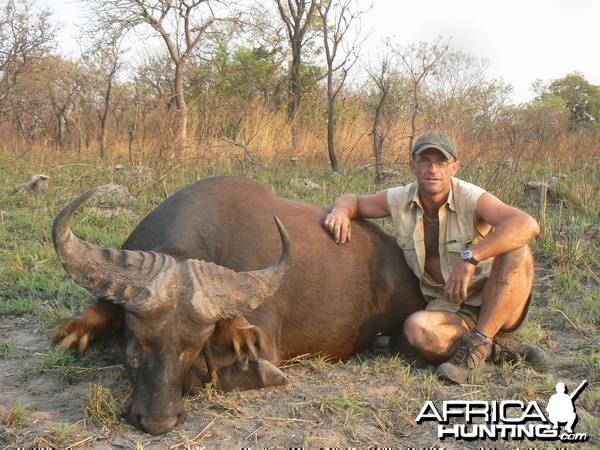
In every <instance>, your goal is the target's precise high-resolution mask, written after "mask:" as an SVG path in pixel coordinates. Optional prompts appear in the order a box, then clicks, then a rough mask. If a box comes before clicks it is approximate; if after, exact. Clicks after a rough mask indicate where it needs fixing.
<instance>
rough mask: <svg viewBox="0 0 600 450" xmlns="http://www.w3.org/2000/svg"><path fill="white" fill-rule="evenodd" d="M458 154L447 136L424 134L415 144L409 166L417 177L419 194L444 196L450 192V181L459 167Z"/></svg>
mask: <svg viewBox="0 0 600 450" xmlns="http://www.w3.org/2000/svg"><path fill="white" fill-rule="evenodd" d="M457 158H458V153H457V152H456V148H454V144H453V143H452V140H451V139H450V137H448V135H446V134H444V133H441V132H439V131H430V132H428V133H425V134H424V135H423V136H421V137H420V138H419V139H417V142H416V143H415V145H414V147H413V149H412V152H411V159H410V161H409V166H410V169H411V171H412V173H413V174H415V175H416V177H417V182H418V184H419V193H420V194H421V195H427V196H434V197H439V196H444V195H447V194H448V191H449V190H450V179H451V178H452V177H453V176H454V175H455V174H456V172H457V171H458V169H459V167H460V162H459V161H458V159H457Z"/></svg>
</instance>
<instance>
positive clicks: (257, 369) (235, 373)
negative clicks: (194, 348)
mask: <svg viewBox="0 0 600 450" xmlns="http://www.w3.org/2000/svg"><path fill="white" fill-rule="evenodd" d="M213 382H214V384H215V387H216V388H217V389H219V390H221V391H233V390H238V391H247V390H250V389H260V388H264V387H268V386H281V385H283V384H285V383H287V379H286V378H285V375H284V374H283V372H281V370H279V369H278V368H277V366H275V365H273V364H272V363H270V362H269V361H267V360H266V359H254V358H252V359H244V360H243V361H237V362H235V363H234V364H232V365H230V366H227V367H222V368H221V369H219V370H217V372H216V376H214V379H213Z"/></svg>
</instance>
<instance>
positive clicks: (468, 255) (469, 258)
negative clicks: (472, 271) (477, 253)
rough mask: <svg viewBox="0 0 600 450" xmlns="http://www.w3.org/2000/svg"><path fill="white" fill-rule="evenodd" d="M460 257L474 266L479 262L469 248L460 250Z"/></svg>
mask: <svg viewBox="0 0 600 450" xmlns="http://www.w3.org/2000/svg"><path fill="white" fill-rule="evenodd" d="M460 257H461V259H463V260H465V261H467V262H470V263H471V264H473V265H474V266H476V265H477V264H479V261H478V260H476V259H475V258H474V257H473V252H472V251H471V249H468V248H465V249H464V250H463V251H462V252H460Z"/></svg>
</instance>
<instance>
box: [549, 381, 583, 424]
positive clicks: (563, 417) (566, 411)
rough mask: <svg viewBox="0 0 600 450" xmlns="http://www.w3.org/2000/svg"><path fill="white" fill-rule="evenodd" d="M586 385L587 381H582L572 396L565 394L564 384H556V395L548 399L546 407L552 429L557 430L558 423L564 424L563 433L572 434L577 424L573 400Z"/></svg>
mask: <svg viewBox="0 0 600 450" xmlns="http://www.w3.org/2000/svg"><path fill="white" fill-rule="evenodd" d="M586 384H587V380H583V383H581V384H580V385H579V387H578V388H577V389H575V391H573V393H572V394H567V388H566V386H565V383H557V384H556V394H554V395H553V396H552V397H550V400H548V406H546V411H547V412H548V419H550V422H552V423H553V425H554V426H553V427H552V428H553V429H555V430H557V429H558V428H559V423H566V424H567V425H566V426H565V431H566V432H567V433H571V434H572V433H573V427H574V426H575V424H576V423H577V413H576V412H575V400H577V397H578V396H579V394H580V393H581V391H582V390H583V388H584V387H585V385H586Z"/></svg>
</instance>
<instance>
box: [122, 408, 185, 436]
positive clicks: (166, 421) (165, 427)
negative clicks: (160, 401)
mask: <svg viewBox="0 0 600 450" xmlns="http://www.w3.org/2000/svg"><path fill="white" fill-rule="evenodd" d="M186 417H187V413H186V412H185V411H183V412H181V413H179V414H177V415H176V416H173V417H169V418H153V417H150V416H140V417H139V418H137V419H138V420H135V421H133V422H134V424H135V423H136V422H137V423H138V424H139V428H141V429H142V431H145V432H146V433H149V434H164V433H168V432H169V431H171V430H172V429H173V428H175V427H176V426H177V425H179V424H180V423H182V422H184V421H185V418H186Z"/></svg>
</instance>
